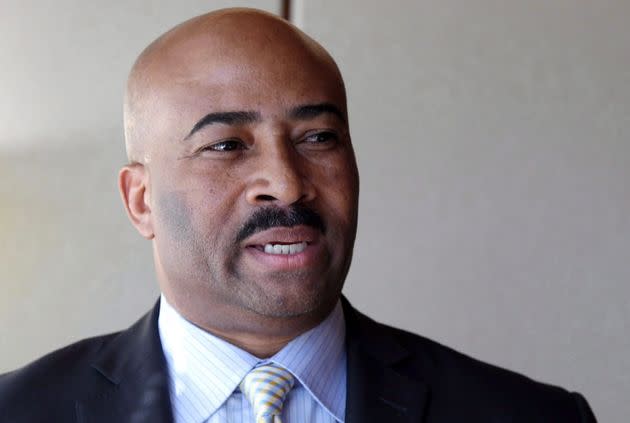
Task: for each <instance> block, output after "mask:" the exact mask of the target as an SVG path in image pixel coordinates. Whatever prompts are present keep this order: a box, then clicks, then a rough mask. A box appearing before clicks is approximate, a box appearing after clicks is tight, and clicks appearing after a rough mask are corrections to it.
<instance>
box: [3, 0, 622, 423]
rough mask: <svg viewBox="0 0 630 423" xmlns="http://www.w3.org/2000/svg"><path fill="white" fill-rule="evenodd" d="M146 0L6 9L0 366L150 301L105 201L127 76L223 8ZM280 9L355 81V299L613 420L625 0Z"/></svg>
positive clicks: (111, 325) (115, 206) (301, 3)
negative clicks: (162, 40)
mask: <svg viewBox="0 0 630 423" xmlns="http://www.w3.org/2000/svg"><path fill="white" fill-rule="evenodd" d="M0 1H2V0H0ZM162 3H163V4H164V5H163V6H159V7H158V6H152V7H150V6H148V4H150V2H140V1H137V2H135V6H129V5H128V4H129V3H128V2H122V1H120V2H109V3H103V5H102V6H99V7H95V6H94V5H93V4H90V5H87V3H86V2H79V1H74V2H72V1H70V0H63V1H57V2H45V1H43V0H40V1H34V0H33V1H30V2H25V1H20V2H18V1H17V0H15V1H10V2H7V1H6V0H3V1H2V7H3V10H7V7H5V4H8V6H9V7H8V10H11V11H12V13H8V14H7V13H2V14H0V39H1V40H3V41H2V42H1V43H0V201H2V202H1V203H0V281H1V283H2V287H3V290H2V291H3V293H5V294H4V295H2V296H0V322H1V323H0V351H2V354H1V355H0V370H7V369H9V368H12V367H14V366H17V365H20V364H23V363H25V362H27V361H29V360H31V359H32V358H34V357H36V356H38V355H40V354H42V353H44V352H45V351H48V350H50V349H51V348H54V347H57V346H60V345H63V344H65V343H67V342H69V341H71V340H74V339H78V338H81V337H84V336H88V335H92V334H96V333H99V332H103V331H109V330H113V329H116V328H121V327H125V326H127V325H128V324H129V323H131V322H132V321H133V320H134V319H135V318H136V317H137V316H139V315H140V314H141V313H142V312H143V311H144V310H145V309H147V308H148V307H149V306H150V304H151V303H152V302H153V301H154V299H155V296H156V295H157V290H156V288H155V286H154V285H155V283H154V277H153V270H152V264H151V258H150V253H149V245H148V244H147V243H146V242H144V241H142V240H141V239H140V237H139V236H137V235H136V234H135V233H134V232H133V230H132V228H131V226H130V225H129V224H128V223H127V222H126V218H125V216H124V214H123V212H122V208H121V206H120V205H119V200H118V196H117V193H116V192H115V172H116V170H117V168H118V166H119V165H120V164H121V163H123V161H124V153H123V148H122V136H121V134H122V130H121V126H120V97H121V92H122V86H123V81H124V77H125V74H126V72H127V69H128V67H129V66H130V64H131V62H132V60H133V57H134V56H135V55H136V54H137V53H138V52H139V50H140V49H141V48H142V46H143V45H145V44H146V43H147V42H148V41H149V40H150V39H152V38H154V37H155V36H156V35H157V34H158V33H160V32H161V31H163V30H164V29H165V28H167V27H169V26H172V25H173V24H175V23H177V22H179V21H181V20H183V19H185V18H187V17H189V16H192V15H194V14H196V13H200V12H202V11H205V10H207V9H209V8H213V7H215V6H222V5H227V4H228V3H230V2H227V1H224V2H218V1H212V2H208V1H203V2H202V1H196V2H195V1H188V2H178V3H177V5H175V3H173V2H162ZM276 3H278V2H275V1H262V0H261V1H256V2H253V1H250V2H248V3H247V4H250V5H254V6H258V7H265V8H267V9H269V10H276V9H277V6H278V5H277V4H276ZM107 4H109V5H110V6H106V5H107ZM153 4H154V3H153ZM53 5H54V7H53ZM294 5H295V10H294V12H295V16H294V17H295V20H296V21H297V22H298V24H300V26H302V27H303V28H304V29H305V30H306V31H307V32H308V33H310V34H311V35H313V36H314V37H315V38H316V39H318V40H320V41H321V42H322V43H323V44H324V45H325V46H326V47H327V48H328V49H330V51H331V52H332V53H333V55H334V56H335V57H336V58H337V60H338V62H339V64H340V67H341V69H342V72H343V73H344V75H345V77H346V80H347V85H348V90H349V101H350V119H351V128H352V133H353V139H354V142H355V148H356V150H357V155H358V159H359V165H360V170H361V177H362V181H361V182H362V192H361V216H360V229H359V236H358V240H357V247H356V253H355V259H354V263H353V268H352V270H351V273H350V276H349V280H348V283H347V288H346V294H347V295H348V296H349V298H350V299H351V300H352V301H353V302H354V303H355V305H357V306H358V307H359V308H361V309H363V310H364V311H366V312H368V313H369V314H371V315H373V316H374V317H376V318H378V319H380V320H383V321H385V322H389V323H392V324H395V325H398V326H401V327H404V328H407V329H410V330H413V331H414V332H418V333H422V334H424V335H427V336H429V337H432V338H434V339H437V340H438V341H441V342H443V343H446V344H448V345H451V346H453V347H455V348H457V349H460V350H462V351H464V352H467V353H469V354H471V355H473V356H476V357H478V358H480V359H483V360H487V361H491V362H494V363H496V364H499V365H502V366H506V367H510V368H512V369H515V370H518V371H521V372H525V373H527V374H529V375H530V376H532V377H534V378H536V379H540V380H543V381H547V382H551V383H555V384H561V385H564V386H566V387H568V388H571V389H576V390H579V391H581V392H583V393H584V394H586V395H587V397H588V398H589V400H590V402H591V404H592V405H593V407H594V409H595V412H596V414H597V415H598V417H599V419H600V421H602V422H623V421H625V420H627V416H628V415H630V406H629V405H628V401H627V398H628V397H630V358H629V357H630V330H629V329H630V328H629V325H630V288H629V286H628V281H629V280H630V264H629V263H630V183H629V182H630V163H629V162H630V121H629V119H628V116H630V71H629V69H630V48H629V47H628V46H630V30H628V29H627V21H628V19H629V18H630V3H629V2H627V1H621V0H617V1H613V0H602V1H598V2H592V1H587V0H573V1H568V0H555V1H553V2H550V1H548V0H528V1H498V0H494V1H492V0H470V1H466V2H464V1H455V0H439V1H438V0H416V1H412V0H409V1H397V2H383V1H376V0H373V1H365V0H363V1H358V0H353V1H350V0H346V1H333V0H317V1H316V0H294ZM34 29H37V31H35V30H34ZM77 34H80V38H77Z"/></svg>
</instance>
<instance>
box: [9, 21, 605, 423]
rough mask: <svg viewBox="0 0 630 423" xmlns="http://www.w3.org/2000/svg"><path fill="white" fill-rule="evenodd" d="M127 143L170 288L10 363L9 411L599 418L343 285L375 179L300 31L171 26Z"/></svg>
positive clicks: (135, 91)
mask: <svg viewBox="0 0 630 423" xmlns="http://www.w3.org/2000/svg"><path fill="white" fill-rule="evenodd" d="M125 137H126V142H127V153H128V156H129V164H128V165H127V166H125V167H124V168H123V169H122V170H121V172H120V176H119V185H120V191H121V194H122V198H123V202H124V204H125V207H126V210H127V213H128V216H129V218H130V220H131V222H132V223H133V225H134V226H135V228H136V229H137V230H138V231H139V233H140V234H141V235H142V236H144V237H145V238H147V239H148V240H150V241H151V244H152V248H153V254H154V258H155V268H156V273H157V279H158V282H159V286H160V289H161V291H162V297H161V299H160V301H159V302H158V304H157V305H156V306H155V308H154V310H153V311H152V312H150V313H149V314H148V315H147V316H145V317H144V318H142V319H141V320H140V321H139V322H137V323H136V324H135V325H134V326H132V327H131V328H129V329H128V330H126V331H123V332H120V333H116V334H112V335H107V336H103V337H97V338H93V339H88V340H84V341H81V342H79V343H77V344H74V345H71V346H69V347H66V348H64V349H62V350H59V351H56V352H54V353H52V354H49V355H48V356H45V357H43V358H42V359H40V360H38V361H36V362H34V363H32V364H30V365H28V366H26V367H25V368H22V369H20V370H17V371H15V372H13V373H9V374H7V375H4V376H2V378H1V379H0V420H1V421H3V422H4V421H7V422H31V421H33V422H39V421H54V422H74V421H77V422H127V421H130V422H131V421H133V422H140V421H147V422H162V421H164V422H167V421H175V422H178V423H179V422H219V421H222V422H234V421H238V422H241V421H242V422H249V421H251V422H253V421H257V422H262V421H265V422H266V421H269V422H272V421H276V422H278V421H280V419H282V420H283V421H284V422H285V423H286V422H289V423H295V422H348V423H358V422H462V421H466V422H593V421H595V418H594V416H593V415H592V413H591V411H590V409H589V407H588V404H587V403H586V401H585V400H584V398H583V397H582V396H580V395H579V394H576V393H569V392H567V391H565V390H563V389H561V388H556V387H552V386H548V385H544V384H540V383H537V382H534V381H532V380H530V379H527V378H525V377H524V376H520V375H517V374H514V373H511V372H509V371H506V370H502V369H498V368H495V367H493V366H490V365H487V364H484V363H480V362H478V361H475V360H473V359H471V358H469V357H466V356H464V355H462V354H459V353H457V352H455V351H453V350H450V349H448V348H446V347H444V346H441V345H438V344H436V343H434V342H432V341H430V340H427V339H424V338H421V337H419V336H416V335H412V334H409V333H406V332H403V331H400V330H397V329H393V328H389V327H386V326H383V325H380V324H378V323H375V322H373V321H371V320H370V319H369V318H367V317H365V316H363V315H361V314H360V313H359V312H357V311H356V310H354V309H353V308H352V307H351V306H350V305H349V303H348V302H347V301H346V300H345V299H343V298H342V297H341V289H342V286H343V282H344V279H345V277H346V274H347V272H348V269H349V266H350V261H351V256H352V248H353V243H354V238H355V233H356V225H357V205H358V188H359V179H358V172H357V167H356V163H355V158H354V153H353V149H352V145H351V142H350V135H349V129H348V114H347V110H346V98H345V90H344V85H343V81H342V78H341V75H340V73H339V70H338V69H337V66H336V65H335V63H334V61H333V59H332V58H331V57H330V56H329V55H328V53H327V52H326V51H325V50H324V49H323V48H322V47H321V46H319V45H318V44H317V43H316V42H315V41H313V40H312V39H310V38H309V37H308V36H306V35H305V34H303V33H302V32H301V31H299V30H298V29H296V28H295V27H293V26H291V25H290V24H288V23H286V22H284V21H282V20H281V19H279V18H276V17H274V16H272V15H269V14H267V13H263V12H259V11H254V10H249V9H228V10H222V11H218V12H214V13H210V14H207V15H204V16H200V17H197V18H194V19H192V20H190V21H187V22H185V23H183V24H181V25H179V26H178V27H176V28H174V29H173V30H171V31H169V32H167V33H166V34H164V35H163V36H161V37H160V38H158V39H157V40H156V41H155V42H154V43H152V44H151V45H150V46H149V47H148V48H147V49H146V50H145V51H144V52H143V53H142V54H141V55H140V57H139V58H138V60H137V61H136V63H135V64H134V66H133V69H132V71H131V74H130V77H129V82H128V89H127V95H126V100H125ZM261 375H262V376H261ZM270 380H271V382H272V383H271V384H270V383H269V381H270ZM256 383H258V385H255V384H256ZM261 395H262V396H263V400H262V401H261V400H260V396H261ZM257 396H258V397H257ZM267 402H269V403H271V402H273V403H274V404H273V407H271V406H270V405H269V404H267ZM261 410H262V411H261Z"/></svg>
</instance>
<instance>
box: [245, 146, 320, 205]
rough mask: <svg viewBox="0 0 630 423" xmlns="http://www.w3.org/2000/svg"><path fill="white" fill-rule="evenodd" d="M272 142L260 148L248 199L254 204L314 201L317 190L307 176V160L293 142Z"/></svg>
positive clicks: (249, 185)
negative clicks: (301, 155) (302, 158)
mask: <svg viewBox="0 0 630 423" xmlns="http://www.w3.org/2000/svg"><path fill="white" fill-rule="evenodd" d="M273 144H274V145H273V146H267V147H266V148H264V149H263V148H261V149H260V151H259V154H258V157H257V159H256V170H255V171H254V174H253V175H252V178H251V182H250V183H249V184H248V186H247V191H246V194H245V197H246V200H247V202H249V203H250V204H252V205H255V206H263V205H271V204H273V205H278V206H289V205H291V204H294V203H299V202H302V203H306V202H309V201H311V200H313V199H314V198H315V189H314V186H313V184H312V183H311V181H310V180H309V178H308V176H309V175H308V172H307V169H306V168H305V166H307V164H306V162H305V161H303V160H301V158H300V155H299V153H298V152H297V151H295V149H294V147H293V146H292V145H291V144H290V143H288V142H286V141H281V140H277V142H274V143H273Z"/></svg>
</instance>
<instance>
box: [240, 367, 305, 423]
mask: <svg viewBox="0 0 630 423" xmlns="http://www.w3.org/2000/svg"><path fill="white" fill-rule="evenodd" d="M293 384H294V379H293V375H292V374H291V373H289V372H288V371H287V370H285V369H283V368H282V367H279V366H277V365H275V364H267V365H264V366H260V367H255V368H253V369H252V370H251V371H250V372H249V373H248V374H247V375H246V376H245V377H244V378H243V381H242V382H241V384H240V388H241V391H242V392H243V394H245V397H246V398H247V399H248V401H249V403H250V404H251V405H252V408H253V409H254V415H255V416H256V423H267V422H269V423H272V422H273V423H279V422H280V414H281V413H282V404H283V403H284V399H285V398H286V396H287V394H288V393H289V391H290V390H291V388H293Z"/></svg>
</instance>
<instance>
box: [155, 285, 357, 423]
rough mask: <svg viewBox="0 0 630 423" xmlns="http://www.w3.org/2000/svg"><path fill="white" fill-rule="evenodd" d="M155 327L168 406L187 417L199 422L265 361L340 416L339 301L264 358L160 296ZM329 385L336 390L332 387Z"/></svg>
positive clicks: (342, 359)
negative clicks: (166, 380)
mask: <svg viewBox="0 0 630 423" xmlns="http://www.w3.org/2000/svg"><path fill="white" fill-rule="evenodd" d="M158 329H159V334H160V340H161V342H162V349H163V350H164V355H165V357H166V363H167V367H168V372H169V376H170V383H171V401H172V402H173V411H174V412H175V413H180V412H181V413H185V414H186V417H187V418H188V419H190V420H189V421H197V422H202V421H205V420H206V419H207V418H208V417H209V416H211V415H212V414H214V413H215V412H216V411H217V410H218V409H219V407H221V405H222V404H223V403H224V402H225V401H226V400H227V399H228V397H229V396H230V395H231V394H232V393H233V392H234V391H235V390H236V389H237V388H238V385H239V383H240V382H241V380H242V379H243V378H244V377H245V375H246V374H247V373H248V372H249V371H250V370H251V369H252V368H253V367H255V366H257V365H260V364H264V363H268V362H274V363H276V364H279V365H281V366H283V367H285V368H286V369H287V370H289V371H290V372H291V373H293V375H294V376H295V377H296V379H297V381H298V382H299V383H300V384H302V385H303V386H304V387H305V388H306V390H307V391H308V392H309V393H310V394H311V395H312V396H313V397H314V398H315V400H316V401H317V402H318V403H319V404H320V405H321V406H322V407H324V409H326V410H327V411H328V412H329V413H330V414H331V415H332V416H333V417H334V418H336V419H337V420H338V421H341V422H343V420H344V414H345V404H346V389H345V387H346V383H345V381H346V351H345V321H344V316H343V309H342V306H341V303H340V302H338V303H337V305H336V306H335V308H334V310H333V311H332V312H331V313H330V315H329V316H328V317H327V318H326V319H325V320H324V321H323V322H322V323H320V324H319V325H318V326H316V327H314V328H313V329H311V330H309V331H307V332H305V333H303V334H301V335H300V336H298V337H297V338H295V339H293V340H292V341H291V342H289V343H288V344H287V345H286V346H285V347H284V348H283V349H282V350H280V351H279V352H278V353H277V354H275V355H274V356H273V357H270V358H268V359H259V358H257V357H255V356H254V355H252V354H250V353H248V352H247V351H244V350H242V349H240V348H238V347H236V346H235V345H232V344H230V343H228V342H226V341H224V340H223V339H221V338H218V337H216V336H214V335H212V334H210V333H208V332H206V331H204V330H202V329H201V328H199V327H197V326H195V325H194V324H192V323H190V322H189V321H187V320H186V319H184V318H183V317H182V316H181V315H180V314H179V313H178V312H177V311H176V310H175V309H174V308H173V307H172V306H171V305H170V304H169V303H168V302H167V301H166V299H165V298H164V296H163V295H162V297H161V300H160V315H159V318H158ZM339 381H341V382H342V383H339ZM330 386H340V387H341V389H339V391H338V392H337V391H333V390H331V389H329V387H330Z"/></svg>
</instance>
